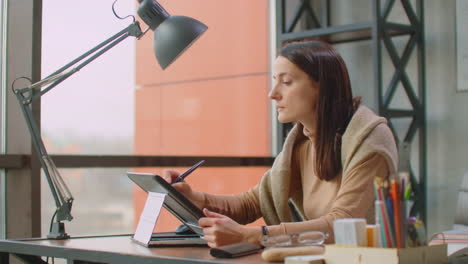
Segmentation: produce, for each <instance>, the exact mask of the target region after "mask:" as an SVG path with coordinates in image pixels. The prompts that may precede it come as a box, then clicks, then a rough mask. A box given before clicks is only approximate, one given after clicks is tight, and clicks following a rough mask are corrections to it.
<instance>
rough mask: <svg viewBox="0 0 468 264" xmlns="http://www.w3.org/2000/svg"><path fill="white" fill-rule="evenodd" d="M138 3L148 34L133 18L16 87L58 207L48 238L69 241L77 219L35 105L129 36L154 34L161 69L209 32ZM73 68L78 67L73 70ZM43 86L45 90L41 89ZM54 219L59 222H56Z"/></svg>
mask: <svg viewBox="0 0 468 264" xmlns="http://www.w3.org/2000/svg"><path fill="white" fill-rule="evenodd" d="M138 2H139V4H140V5H139V7H138V11H137V13H138V15H139V16H140V18H141V19H142V20H143V21H144V22H145V23H146V24H147V25H148V28H147V29H146V30H145V31H142V30H141V29H140V24H139V22H138V21H136V20H135V17H134V16H131V17H133V23H132V24H130V25H129V26H128V27H127V28H125V29H123V30H122V31H120V32H118V33H117V34H115V35H114V36H112V37H110V38H109V39H107V40H105V41H103V42H102V43H100V44H98V45H97V46H96V47H94V48H92V49H90V50H89V51H87V52H86V53H84V54H83V55H81V56H79V57H78V58H76V59H74V60H73V61H71V62H70V63H68V64H67V65H65V66H63V67H62V68H60V69H58V70H57V71H55V72H54V73H52V74H51V75H49V76H47V77H46V78H44V79H42V80H40V81H38V82H36V83H32V81H31V79H29V78H27V77H20V78H17V79H16V80H15V81H14V82H13V84H12V90H13V93H14V94H15V95H16V98H17V99H18V102H19V104H20V107H21V110H22V113H23V115H24V118H25V120H26V124H27V127H28V130H29V133H30V134H31V138H32V142H33V145H34V148H35V150H36V153H37V155H38V158H39V162H40V164H41V167H42V170H43V171H44V174H45V177H46V178H47V183H48V185H49V187H50V190H51V192H52V196H53V198H54V200H55V204H56V207H57V209H56V211H55V213H54V215H53V216H52V224H51V230H50V233H49V234H48V235H47V237H48V238H52V239H66V238H69V237H70V236H69V235H68V234H67V233H66V232H65V225H64V223H63V222H62V221H64V220H67V221H71V220H72V219H73V217H72V215H71V209H72V204H73V200H74V198H73V196H72V194H71V192H70V190H69V189H68V187H67V186H66V184H65V182H64V181H63V179H62V177H61V176H60V173H59V171H58V170H57V167H56V166H55V164H54V162H53V160H52V159H51V157H50V156H49V155H48V154H47V151H46V148H45V146H44V143H43V141H42V139H41V136H40V131H39V129H38V126H37V125H36V123H35V122H34V118H33V114H32V110H31V103H32V102H33V101H34V100H36V99H38V98H40V97H41V96H42V95H44V94H45V93H47V92H48V91H50V90H51V89H52V88H54V87H55V86H57V85H58V84H60V83H61V82H62V81H64V80H65V79H67V78H68V77H70V76H71V75H73V74H74V73H76V72H78V71H79V70H80V69H81V68H83V67H85V66H86V65H88V64H89V63H90V62H91V61H93V60H95V59H96V58H97V57H99V56H101V55H102V54H104V53H105V52H107V51H108V50H110V49H111V48H112V47H114V46H115V45H117V44H118V43H120V42H121V41H122V40H124V39H126V38H127V37H129V36H133V37H135V38H137V39H140V38H141V37H142V36H143V35H144V34H145V33H146V32H147V31H148V30H152V31H154V43H153V48H154V53H155V56H156V59H157V61H158V63H159V65H160V66H161V68H162V69H165V68H166V67H168V66H169V65H170V64H171V63H172V62H173V61H174V60H175V59H177V57H178V56H179V55H180V54H182V53H183V52H184V51H185V50H186V49H187V48H188V47H189V46H190V45H191V44H192V43H193V42H194V41H195V40H196V39H198V37H199V36H201V35H202V34H203V33H204V32H205V31H206V29H207V26H206V25H204V24H203V23H201V22H199V21H198V20H195V19H193V18H190V17H185V16H171V15H170V14H169V13H168V12H167V11H166V10H165V9H164V8H163V7H162V6H161V5H160V4H159V3H158V2H157V1H156V0H138ZM115 3H116V1H115V2H114V4H113V5H112V11H113V12H114V15H115V16H116V17H117V18H119V19H124V18H121V17H119V16H118V15H117V14H116V12H115V10H114V5H115ZM76 64H78V65H76ZM74 65H76V66H74ZM72 66H74V67H73V68H71V67H72ZM19 79H26V80H28V81H29V82H30V85H29V86H27V87H25V88H15V82H16V81H17V80H19ZM42 87H45V88H44V89H41V88H42ZM35 89H37V90H35ZM54 217H55V222H53V219H54Z"/></svg>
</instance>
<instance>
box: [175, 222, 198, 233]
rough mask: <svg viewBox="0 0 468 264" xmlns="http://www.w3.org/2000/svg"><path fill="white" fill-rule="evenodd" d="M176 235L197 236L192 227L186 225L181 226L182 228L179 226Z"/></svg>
mask: <svg viewBox="0 0 468 264" xmlns="http://www.w3.org/2000/svg"><path fill="white" fill-rule="evenodd" d="M175 233H176V234H177V235H190V234H196V233H195V232H193V230H192V229H190V227H188V226H186V225H184V224H181V225H180V226H178V227H177V228H176V230H175Z"/></svg>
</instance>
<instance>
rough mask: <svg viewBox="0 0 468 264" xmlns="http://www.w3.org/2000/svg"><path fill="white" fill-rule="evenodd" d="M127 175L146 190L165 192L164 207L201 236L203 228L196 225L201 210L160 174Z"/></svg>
mask: <svg viewBox="0 0 468 264" xmlns="http://www.w3.org/2000/svg"><path fill="white" fill-rule="evenodd" d="M127 175H128V177H129V178H130V179H131V180H132V181H133V182H135V183H136V184H137V185H138V186H140V187H141V188H142V189H143V190H145V191H146V192H155V193H165V194H166V198H165V199H164V204H163V206H164V208H166V209H167V210H168V211H169V212H170V213H171V214H172V215H174V216H175V217H177V218H178V219H179V220H180V221H181V222H182V223H184V224H185V225H187V226H188V227H189V228H190V229H192V230H193V231H194V232H195V233H197V234H198V235H199V236H200V237H201V236H203V229H202V228H201V227H200V226H199V225H198V219H200V218H201V217H203V212H202V211H201V210H200V209H198V207H196V206H195V205H194V204H193V203H192V202H191V201H189V200H188V199H187V198H185V196H184V195H182V194H181V193H180V192H179V191H177V190H176V189H174V187H172V186H171V185H170V184H169V183H167V182H166V181H165V180H164V179H163V178H161V176H158V175H155V174H151V173H138V172H127Z"/></svg>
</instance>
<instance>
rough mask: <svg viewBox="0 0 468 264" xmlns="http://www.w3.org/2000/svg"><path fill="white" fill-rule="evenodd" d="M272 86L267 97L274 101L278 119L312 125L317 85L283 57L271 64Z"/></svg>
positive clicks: (282, 121)
mask: <svg viewBox="0 0 468 264" xmlns="http://www.w3.org/2000/svg"><path fill="white" fill-rule="evenodd" d="M273 84H274V85H273V88H272V89H271V91H270V93H269V95H268V97H269V98H270V99H272V100H275V102H276V109H277V110H278V121H279V122H281V123H289V122H296V121H297V122H300V123H302V124H303V125H305V126H308V125H314V123H315V122H314V117H315V111H316V105H317V98H318V91H319V85H318V83H317V82H315V81H313V80H311V79H310V78H309V76H308V75H307V74H306V73H305V72H303V71H302V70H301V69H299V68H298V67H297V66H296V65H295V64H294V63H292V62H291V61H289V60H288V59H286V58H285V57H281V56H279V57H277V58H276V60H275V63H274V65H273Z"/></svg>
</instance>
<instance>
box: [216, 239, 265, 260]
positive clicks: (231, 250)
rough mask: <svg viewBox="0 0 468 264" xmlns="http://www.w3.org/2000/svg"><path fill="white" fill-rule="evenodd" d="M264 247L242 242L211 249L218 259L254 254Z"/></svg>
mask: <svg viewBox="0 0 468 264" xmlns="http://www.w3.org/2000/svg"><path fill="white" fill-rule="evenodd" d="M262 249H263V247H262V246H260V245H257V244H254V243H249V242H240V243H234V244H230V245H225V246H221V247H217V248H212V249H210V254H211V255H212V256H213V257H217V258H237V257H242V256H246V255H250V254H254V253H257V252H259V251H260V250H262Z"/></svg>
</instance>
